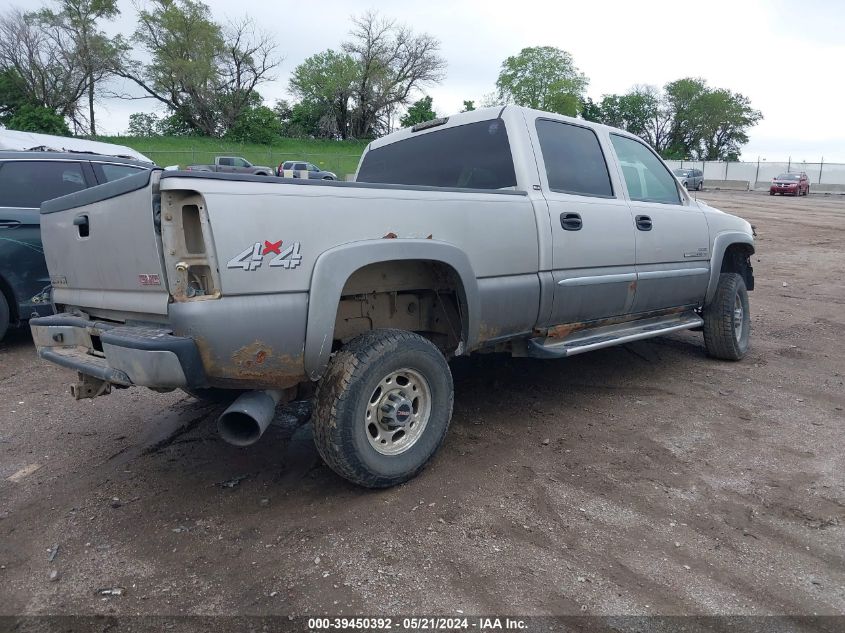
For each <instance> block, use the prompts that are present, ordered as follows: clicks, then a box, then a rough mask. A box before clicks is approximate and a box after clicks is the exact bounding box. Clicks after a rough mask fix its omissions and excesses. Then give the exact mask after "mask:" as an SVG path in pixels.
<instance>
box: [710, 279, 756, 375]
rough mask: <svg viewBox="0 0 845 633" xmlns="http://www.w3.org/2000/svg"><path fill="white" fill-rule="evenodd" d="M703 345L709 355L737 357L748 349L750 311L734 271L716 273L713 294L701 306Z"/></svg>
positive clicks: (739, 280) (744, 289)
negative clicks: (707, 301) (702, 308)
mask: <svg viewBox="0 0 845 633" xmlns="http://www.w3.org/2000/svg"><path fill="white" fill-rule="evenodd" d="M703 316H704V346H705V347H706V348H707V353H708V354H709V355H710V356H712V357H713V358H720V359H722V360H740V359H741V358H742V357H743V356H745V353H746V352H747V351H748V342H749V339H750V337H751V314H750V312H749V308H748V290H747V289H746V287H745V281H744V280H743V279H742V276H741V275H739V274H737V273H722V274H721V275H719V285H718V286H717V287H716V296H714V297H713V301H711V302H710V304H708V305H707V306H706V307H705V308H704V313H703Z"/></svg>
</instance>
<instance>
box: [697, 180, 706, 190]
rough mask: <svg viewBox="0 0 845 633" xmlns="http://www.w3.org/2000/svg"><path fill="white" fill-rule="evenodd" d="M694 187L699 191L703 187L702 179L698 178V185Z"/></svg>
mask: <svg viewBox="0 0 845 633" xmlns="http://www.w3.org/2000/svg"><path fill="white" fill-rule="evenodd" d="M695 189H696V191H701V190H702V189H704V181H703V180H699V181H698V187H696V188H695Z"/></svg>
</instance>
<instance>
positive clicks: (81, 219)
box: [73, 214, 91, 237]
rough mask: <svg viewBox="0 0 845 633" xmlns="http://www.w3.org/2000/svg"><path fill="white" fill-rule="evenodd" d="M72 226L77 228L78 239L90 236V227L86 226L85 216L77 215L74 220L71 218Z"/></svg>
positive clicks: (86, 219)
mask: <svg viewBox="0 0 845 633" xmlns="http://www.w3.org/2000/svg"><path fill="white" fill-rule="evenodd" d="M73 225H74V226H75V227H77V231H78V232H79V237H88V235H89V234H90V231H91V227H90V226H89V224H88V216H87V215H84V214H83V215H77V216H76V217H75V218H73Z"/></svg>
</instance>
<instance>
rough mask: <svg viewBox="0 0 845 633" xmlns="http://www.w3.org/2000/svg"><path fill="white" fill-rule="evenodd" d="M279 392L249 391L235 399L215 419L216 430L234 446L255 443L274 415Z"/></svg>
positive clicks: (279, 395) (279, 396)
mask: <svg viewBox="0 0 845 633" xmlns="http://www.w3.org/2000/svg"><path fill="white" fill-rule="evenodd" d="M281 395H282V394H281V392H280V391H275V390H267V391H250V392H249V393H245V394H244V395H242V396H241V397H239V398H238V399H237V400H235V401H234V402H233V403H232V404H231V405H230V406H229V408H228V409H226V410H225V411H224V412H223V414H222V415H221V416H220V417H219V418H218V419H217V431H218V432H219V433H220V437H222V438H223V440H224V441H226V442H228V443H229V444H232V445H234V446H249V445H251V444H255V443H256V442H257V441H258V440H259V439H260V438H261V436H262V435H263V434H264V431H266V430H267V427H268V426H270V422H272V421H273V418H274V417H275V415H276V404H278V402H279V399H280V398H281Z"/></svg>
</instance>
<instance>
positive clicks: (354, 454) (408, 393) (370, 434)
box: [31, 106, 754, 487]
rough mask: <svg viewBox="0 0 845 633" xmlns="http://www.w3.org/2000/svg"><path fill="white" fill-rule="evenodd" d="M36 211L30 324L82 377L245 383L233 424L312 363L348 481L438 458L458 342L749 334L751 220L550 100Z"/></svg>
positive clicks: (327, 446)
mask: <svg viewBox="0 0 845 633" xmlns="http://www.w3.org/2000/svg"><path fill="white" fill-rule="evenodd" d="M41 213H42V219H41V230H42V233H43V241H44V246H45V249H46V254H47V262H48V266H49V271H50V276H51V280H52V284H53V300H54V302H55V304H56V305H57V306H58V308H59V310H60V314H56V315H54V316H50V317H44V318H39V319H34V320H32V322H31V328H32V332H33V337H34V339H35V343H36V346H37V348H38V353H39V355H40V356H41V357H42V358H44V359H46V360H49V361H52V362H54V363H58V364H59V365H63V366H65V367H67V368H69V369H72V370H75V371H77V372H78V380H77V382H76V383H74V384H73V385H72V389H71V390H72V393H74V394H75V395H76V397H77V398H82V397H92V396H96V395H103V394H106V393H109V392H110V390H111V389H112V388H113V387H115V388H124V387H132V386H144V387H149V388H151V389H155V390H170V389H183V390H185V391H187V392H188V393H190V394H193V395H195V396H196V397H198V398H209V399H218V398H220V399H222V398H225V397H226V396H227V395H228V396H229V397H230V399H234V398H235V396H237V399H236V400H235V401H234V403H233V404H232V405H231V406H230V407H229V408H228V409H226V411H225V412H224V413H223V414H222V416H221V417H220V419H219V421H218V427H219V429H220V432H221V434H222V436H223V437H224V438H225V439H226V440H227V441H229V442H231V443H233V444H237V445H247V444H251V443H253V442H255V441H257V440H258V438H259V437H260V436H261V434H262V433H263V431H264V429H265V428H266V427H267V425H268V424H269V423H270V421H271V420H272V418H273V414H274V410H275V407H276V405H277V404H278V403H279V402H280V401H285V400H289V399H292V398H295V397H297V394H298V392H299V391H300V390H302V389H304V388H306V387H308V386H310V385H313V384H314V383H316V396H315V398H316V404H315V409H314V416H313V424H314V431H315V441H316V443H317V447H318V449H319V451H320V454H321V455H322V457H323V458H324V460H325V461H326V463H327V464H328V465H329V466H330V467H331V468H333V469H334V470H335V471H336V472H338V473H339V474H340V475H342V476H343V477H346V478H348V479H349V480H351V481H353V482H355V483H358V484H360V485H363V486H370V487H383V486H390V485H394V484H397V483H400V482H402V481H405V480H407V479H409V478H410V477H413V476H414V475H415V474H416V473H418V472H419V471H420V470H421V469H422V468H423V467H424V466H425V465H426V464H427V463H428V462H429V460H430V459H431V458H432V456H433V455H434V453H435V452H436V450H437V448H438V447H439V446H440V444H441V443H442V441H443V438H444V436H445V434H446V430H447V428H448V426H449V421H450V418H451V414H452V401H453V386H452V378H451V374H450V370H449V365H448V363H447V361H448V359H449V358H451V357H454V356H458V355H463V354H469V353H471V352H485V351H496V352H508V353H510V354H513V355H515V356H531V357H537V358H563V357H566V356H571V355H573V354H579V353H582V352H587V351H591V350H595V349H600V348H603V347H608V346H611V345H619V344H621V343H626V342H629V341H635V340H639V339H645V338H648V337H653V336H659V335H662V334H666V333H669V332H674V331H678V330H687V329H697V330H703V333H704V345H705V347H706V349H707V351H708V353H709V354H710V355H711V356H713V357H716V358H720V359H726V360H739V359H740V358H742V357H743V355H744V354H745V353H746V350H747V349H748V340H749V329H750V319H749V309H748V294H747V290H751V289H752V288H753V285H754V278H753V273H752V268H751V265H750V263H749V257H750V255H751V254H752V253H753V252H754V245H753V238H752V230H751V226H750V225H749V224H748V222H746V221H745V220H742V219H740V218H737V217H734V216H731V215H727V214H725V213H722V212H720V211H717V210H716V209H713V208H711V207H709V206H707V205H706V204H703V203H702V202H699V201H696V200H693V199H691V198H690V197H689V195H688V194H687V192H686V191H685V190H684V188H683V187H682V186H681V185H680V184H679V182H678V181H677V180H676V179H675V178H674V177H673V175H672V173H671V171H670V170H669V169H668V168H667V167H666V165H665V164H664V163H663V161H662V160H661V159H660V158H659V157H658V156H657V154H655V153H654V152H653V151H652V150H651V149H650V148H649V147H648V146H647V145H645V144H644V143H643V142H642V141H640V140H639V139H638V138H636V137H634V136H632V135H630V134H627V133H625V132H622V131H620V130H616V129H613V128H608V127H605V126H601V125H595V124H591V123H585V122H584V121H581V120H577V119H571V118H567V117H563V116H558V115H555V114H548V113H545V112H539V111H534V110H528V109H523V108H518V107H510V106H509V107H505V108H495V109H484V110H476V111H473V112H466V113H462V114H459V115H455V116H453V117H449V118H448V119H445V118H444V119H438V120H435V121H431V122H428V123H424V124H420V125H417V126H415V127H413V128H410V129H405V130H402V131H399V132H396V133H394V134H391V135H389V136H386V137H384V138H381V139H378V140H376V141H373V142H372V143H371V144H370V145H369V146H368V147H367V149H366V151H365V153H364V155H363V156H362V158H361V162H360V164H359V168H358V173H357V182H331V181H313V180H296V181H294V180H289V179H281V178H279V179H275V178H269V179H268V178H260V177H254V176H246V175H226V174H206V173H201V172H200V173H194V172H190V173H189V172H161V171H152V172H145V173H143V174H139V175H137V176H132V177H129V178H124V179H122V180H119V181H116V182H113V183H109V184H106V185H102V186H99V187H94V188H92V189H88V190H85V191H82V192H79V193H74V194H71V195H68V196H65V197H63V198H59V199H57V200H53V201H50V202H46V203H44V205H43V206H42V209H41ZM82 227H85V232H84V233H83V231H82Z"/></svg>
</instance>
